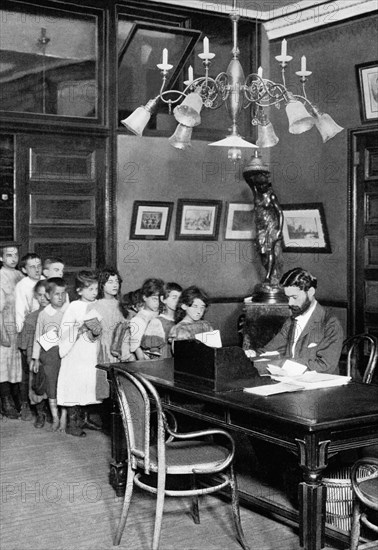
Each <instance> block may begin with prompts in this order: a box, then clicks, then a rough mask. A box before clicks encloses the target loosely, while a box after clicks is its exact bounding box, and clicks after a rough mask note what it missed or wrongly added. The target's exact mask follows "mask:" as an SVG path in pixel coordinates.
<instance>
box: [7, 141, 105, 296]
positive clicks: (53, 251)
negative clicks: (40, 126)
mask: <svg viewBox="0 0 378 550" xmlns="http://www.w3.org/2000/svg"><path fill="white" fill-rule="evenodd" d="M105 166H106V162H105V139H104V138H99V137H87V136H75V135H62V134H60V135H55V134H50V135H29V134H28V135H26V134H25V135H18V136H17V138H16V201H15V208H16V235H17V239H18V240H19V241H20V242H21V243H22V249H21V253H22V254H25V253H26V252H36V253H38V254H40V256H41V257H42V259H45V258H47V257H49V256H59V257H61V258H62V259H63V260H64V262H65V266H66V267H65V274H66V276H67V280H68V282H69V283H71V284H70V286H72V283H73V279H74V275H75V273H76V272H78V271H79V270H81V269H85V268H92V269H93V268H95V267H97V266H101V265H103V264H104V263H105V258H106V253H105V237H104V235H105V211H106V208H105V195H106V193H105V181H106V180H107V177H106V174H105V173H104V171H105Z"/></svg>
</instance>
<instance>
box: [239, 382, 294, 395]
mask: <svg viewBox="0 0 378 550" xmlns="http://www.w3.org/2000/svg"><path fill="white" fill-rule="evenodd" d="M301 389H303V388H301V387H300V386H298V385H295V384H287V383H286V382H280V383H279V384H269V385H266V386H256V387H255V388H244V389H243V391H245V392H246V393H253V394H254V395H262V396H268V395H276V394H278V393H286V392H293V391H299V390H301Z"/></svg>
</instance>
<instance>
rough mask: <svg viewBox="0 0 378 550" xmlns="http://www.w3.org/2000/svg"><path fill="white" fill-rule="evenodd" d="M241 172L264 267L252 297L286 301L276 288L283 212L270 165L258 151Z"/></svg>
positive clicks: (277, 284) (278, 274)
mask: <svg viewBox="0 0 378 550" xmlns="http://www.w3.org/2000/svg"><path fill="white" fill-rule="evenodd" d="M243 176H244V179H245V181H246V182H247V183H248V185H249V187H250V188H251V190H252V192H253V195H254V205H255V220H256V230H257V248H258V251H259V253H260V257H261V262H262V265H263V266H264V268H265V270H266V275H265V280H264V282H263V283H261V284H259V285H257V287H256V288H255V291H254V294H253V300H254V301H257V302H258V301H262V302H277V301H282V302H285V301H286V299H285V296H284V293H283V291H282V290H281V289H280V288H279V280H280V278H281V275H282V269H283V258H282V228H283V212H282V208H281V206H280V205H279V203H278V200H277V197H276V195H275V193H274V191H273V188H272V183H271V178H270V172H269V169H268V167H267V166H266V165H265V164H263V162H262V160H261V157H260V156H259V154H258V153H257V151H256V153H255V156H254V157H253V159H252V160H251V162H250V163H249V164H248V165H247V166H246V168H245V169H244V171H243Z"/></svg>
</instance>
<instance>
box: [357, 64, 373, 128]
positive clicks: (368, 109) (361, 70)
mask: <svg viewBox="0 0 378 550" xmlns="http://www.w3.org/2000/svg"><path fill="white" fill-rule="evenodd" d="M374 69H375V71H374ZM369 72H370V73H371V72H372V73H376V74H377V77H378V60H375V61H368V62H366V63H361V64H359V65H356V77H357V87H358V94H359V102H360V115H361V122H363V123H377V121H378V98H377V100H374V101H375V103H377V111H373V110H372V105H371V99H370V102H369V89H368V82H367V75H368V73H369ZM377 91H378V90H377ZM374 113H375V114H374Z"/></svg>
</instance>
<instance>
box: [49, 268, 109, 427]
mask: <svg viewBox="0 0 378 550" xmlns="http://www.w3.org/2000/svg"><path fill="white" fill-rule="evenodd" d="M75 287H76V292H77V294H78V295H79V299H78V300H74V301H73V302H71V303H70V304H69V306H68V308H67V309H66V311H65V313H64V315H63V319H62V325H61V327H62V330H61V339H60V343H59V355H60V357H61V359H62V361H61V366H60V371H59V376H58V386H57V404H58V405H60V406H61V407H63V409H62V411H61V418H60V427H61V430H62V431H63V430H66V432H67V433H69V434H71V435H75V436H79V437H84V436H85V435H86V433H85V432H84V431H83V430H82V424H81V422H80V418H79V412H80V411H79V410H78V408H77V407H78V406H83V405H89V404H97V403H100V402H101V401H99V400H97V399H96V365H97V363H98V360H97V354H98V337H99V334H100V331H101V329H99V328H98V326H96V323H94V322H93V314H94V313H95V312H92V319H90V317H91V309H92V310H93V309H94V307H95V305H96V301H97V293H98V279H97V276H96V274H95V273H94V272H92V271H86V270H85V271H79V273H78V274H77V277H76V280H75ZM88 319H89V320H88ZM97 325H99V323H97ZM67 408H68V410H69V411H68V412H69V425H68V426H67V428H66V423H67ZM88 427H90V426H88Z"/></svg>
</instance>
